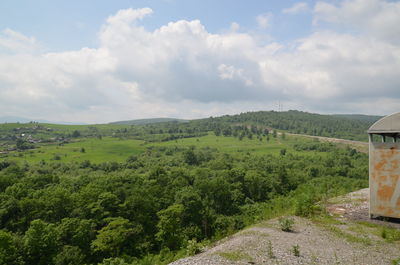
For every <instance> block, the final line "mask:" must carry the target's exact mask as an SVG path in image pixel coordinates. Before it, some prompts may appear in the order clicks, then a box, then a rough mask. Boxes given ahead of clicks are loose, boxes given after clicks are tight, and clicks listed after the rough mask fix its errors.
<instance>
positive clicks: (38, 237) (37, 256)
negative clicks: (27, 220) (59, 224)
mask: <svg viewBox="0 0 400 265" xmlns="http://www.w3.org/2000/svg"><path fill="white" fill-rule="evenodd" d="M57 237H58V236H57V230H56V227H55V225H54V224H48V223H46V222H43V221H42V220H40V219H37V220H34V221H32V222H31V225H30V227H29V229H28V230H27V231H26V233H25V236H24V243H23V244H24V249H25V252H26V254H27V260H28V264H38V265H42V264H43V265H47V264H51V261H52V259H53V257H54V256H55V254H56V253H57V250H58V241H57Z"/></svg>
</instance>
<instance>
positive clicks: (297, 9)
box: [282, 2, 310, 15]
mask: <svg viewBox="0 0 400 265" xmlns="http://www.w3.org/2000/svg"><path fill="white" fill-rule="evenodd" d="M309 10H310V8H309V7H308V4H307V3H305V2H299V3H295V4H294V5H293V6H291V7H289V8H285V9H283V10H282V13H284V14H291V15H293V14H299V13H304V12H307V11H309Z"/></svg>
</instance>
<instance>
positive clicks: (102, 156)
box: [0, 133, 312, 163]
mask: <svg viewBox="0 0 400 265" xmlns="http://www.w3.org/2000/svg"><path fill="white" fill-rule="evenodd" d="M311 141H312V140H309V139H304V138H299V137H293V136H290V137H289V136H287V137H286V138H285V139H282V138H281V137H277V138H273V137H270V140H269V141H267V140H266V137H263V138H262V140H261V141H260V140H259V139H257V138H253V139H248V138H247V137H246V138H243V139H242V140H238V139H237V138H234V137H224V136H215V135H214V134H213V133H209V134H208V135H207V136H204V137H195V138H184V139H178V140H173V141H167V142H159V143H146V142H145V141H142V140H131V139H128V140H126V139H120V138H115V137H103V138H102V139H97V138H81V139H79V140H76V141H74V142H72V143H68V144H63V145H59V144H48V145H42V146H40V147H39V148H36V149H31V150H26V151H14V152H10V153H9V154H8V155H6V156H5V155H3V157H1V158H0V159H12V160H17V161H27V162H39V161H41V160H45V161H60V162H81V161H85V160H89V161H91V162H93V163H101V162H110V161H115V162H124V161H126V159H127V158H128V157H129V156H131V155H137V154H140V153H142V152H144V151H145V150H146V149H147V148H148V147H174V146H177V147H189V146H196V147H197V148H203V147H211V148H216V149H218V150H219V151H221V152H225V153H229V154H232V155H235V154H238V153H247V152H250V153H252V154H259V155H262V154H279V152H280V151H281V150H282V149H286V150H287V152H290V153H299V152H297V151H295V150H294V149H293V145H294V144H296V143H300V142H311ZM83 149H84V150H83ZM83 151H84V152H83ZM302 153H308V152H302Z"/></svg>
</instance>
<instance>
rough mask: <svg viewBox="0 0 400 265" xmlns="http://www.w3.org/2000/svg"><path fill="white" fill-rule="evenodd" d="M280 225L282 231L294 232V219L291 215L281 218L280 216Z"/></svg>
mask: <svg viewBox="0 0 400 265" xmlns="http://www.w3.org/2000/svg"><path fill="white" fill-rule="evenodd" d="M279 225H280V227H281V230H282V231H284V232H292V231H293V225H294V220H293V218H290V217H281V218H279Z"/></svg>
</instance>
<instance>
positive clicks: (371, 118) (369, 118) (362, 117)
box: [332, 114, 383, 123]
mask: <svg viewBox="0 0 400 265" xmlns="http://www.w3.org/2000/svg"><path fill="white" fill-rule="evenodd" d="M332 116H335V117H339V118H349V119H352V120H358V121H366V122H372V123H374V122H376V121H377V120H379V119H381V118H383V116H374V115H364V114H334V115H332Z"/></svg>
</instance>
